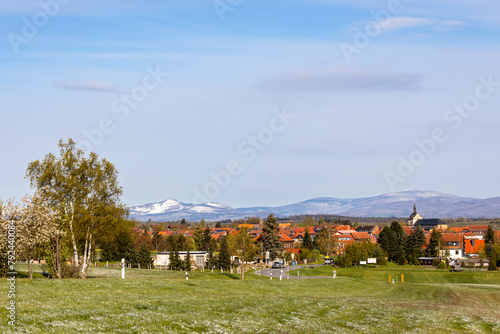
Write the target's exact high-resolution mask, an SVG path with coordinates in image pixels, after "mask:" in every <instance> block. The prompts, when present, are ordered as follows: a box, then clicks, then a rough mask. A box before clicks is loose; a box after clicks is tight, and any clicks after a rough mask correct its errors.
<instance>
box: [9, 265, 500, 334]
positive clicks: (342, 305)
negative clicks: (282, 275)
mask: <svg viewBox="0 0 500 334" xmlns="http://www.w3.org/2000/svg"><path fill="white" fill-rule="evenodd" d="M397 269H398V268H395V267H386V268H384V269H378V270H377V269H356V268H347V269H337V274H338V278H337V279H331V280H330V279H322V280H319V279H310V280H283V281H279V280H276V279H274V280H272V281H271V280H269V279H268V278H265V277H260V276H257V275H254V274H252V273H248V274H246V275H245V281H241V280H239V279H237V278H239V277H238V275H231V274H219V273H211V272H205V273H201V272H196V273H190V279H189V280H188V281H186V279H185V273H183V272H170V271H159V270H139V269H129V270H127V273H126V275H127V278H126V279H124V280H122V279H121V278H120V269H115V268H92V269H91V272H90V276H91V278H89V279H86V280H70V279H68V280H53V279H51V280H48V279H45V278H37V279H34V280H31V281H30V280H29V279H18V280H17V285H16V291H17V294H18V296H17V307H18V309H17V316H18V323H17V324H18V332H28V333H171V332H173V333H332V332H342V333H361V332H362V333H403V332H411V331H418V332H426V333H428V332H434V333H450V332H453V333H466V332H467V333H469V332H478V333H493V332H500V273H485V272H474V273H469V272H467V273H446V272H443V271H428V270H411V269H410V268H409V267H408V268H404V271H405V272H404V274H405V277H407V282H408V283H405V284H389V283H387V281H386V280H387V274H388V272H393V273H394V274H395V275H397V274H398V273H399V275H400V273H402V272H403V271H401V270H400V271H398V270H397ZM320 270H322V271H324V272H323V273H324V274H327V273H328V275H330V274H331V271H332V268H331V267H324V268H321V269H319V268H317V269H314V270H313V269H310V271H311V272H314V274H317V273H318V272H320ZM292 274H293V273H292ZM300 274H301V275H302V274H304V275H305V274H306V272H305V270H304V272H302V271H301V273H300ZM448 274H454V275H455V276H448ZM39 277H40V276H39ZM449 277H459V279H458V281H459V282H460V283H459V284H458V283H454V282H451V281H452V279H451V278H449ZM450 282H451V283H450ZM7 289H8V286H7V284H2V285H1V286H0V303H1V305H7V302H8V300H7ZM6 315H7V310H6V309H5V308H1V309H0V316H1V317H2V318H3V319H6ZM0 330H2V332H3V331H6V332H8V331H9V330H12V328H10V327H9V326H8V325H7V324H6V321H5V322H2V323H1V325H0Z"/></svg>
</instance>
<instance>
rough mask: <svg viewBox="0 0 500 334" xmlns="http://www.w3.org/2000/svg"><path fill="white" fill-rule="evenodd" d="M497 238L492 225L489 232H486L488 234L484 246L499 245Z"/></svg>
mask: <svg viewBox="0 0 500 334" xmlns="http://www.w3.org/2000/svg"><path fill="white" fill-rule="evenodd" d="M496 239H497V238H496V236H495V231H494V230H493V227H491V225H488V230H487V231H486V234H485V235H484V244H485V245H486V244H496V243H497V240H496Z"/></svg>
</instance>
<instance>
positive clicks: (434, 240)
mask: <svg viewBox="0 0 500 334" xmlns="http://www.w3.org/2000/svg"><path fill="white" fill-rule="evenodd" d="M442 236H443V235H442V234H441V231H438V230H436V229H432V232H431V238H430V240H429V245H428V246H427V250H426V255H427V256H428V257H438V256H439V247H440V246H441V238H442Z"/></svg>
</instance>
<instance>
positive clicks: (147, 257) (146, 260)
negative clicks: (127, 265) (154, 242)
mask: <svg viewBox="0 0 500 334" xmlns="http://www.w3.org/2000/svg"><path fill="white" fill-rule="evenodd" d="M137 260H138V262H139V264H140V265H141V268H142V269H149V268H150V267H151V268H152V265H153V260H152V259H151V253H150V252H149V249H148V247H147V246H146V244H141V247H140V248H139V252H138V253H137Z"/></svg>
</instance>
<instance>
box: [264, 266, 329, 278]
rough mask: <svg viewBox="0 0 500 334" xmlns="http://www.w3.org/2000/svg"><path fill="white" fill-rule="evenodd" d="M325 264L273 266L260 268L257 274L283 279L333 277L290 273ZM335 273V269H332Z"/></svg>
mask: <svg viewBox="0 0 500 334" xmlns="http://www.w3.org/2000/svg"><path fill="white" fill-rule="evenodd" d="M324 265H325V264H309V265H302V266H288V267H286V268H281V269H272V268H266V269H260V270H257V271H256V272H255V273H256V274H257V275H262V276H267V277H271V276H272V277H273V278H276V279H279V278H280V274H281V278H282V279H309V278H332V276H290V275H288V271H289V270H296V269H302V268H306V267H320V266H324ZM332 273H333V271H332ZM299 274H300V273H299Z"/></svg>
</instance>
